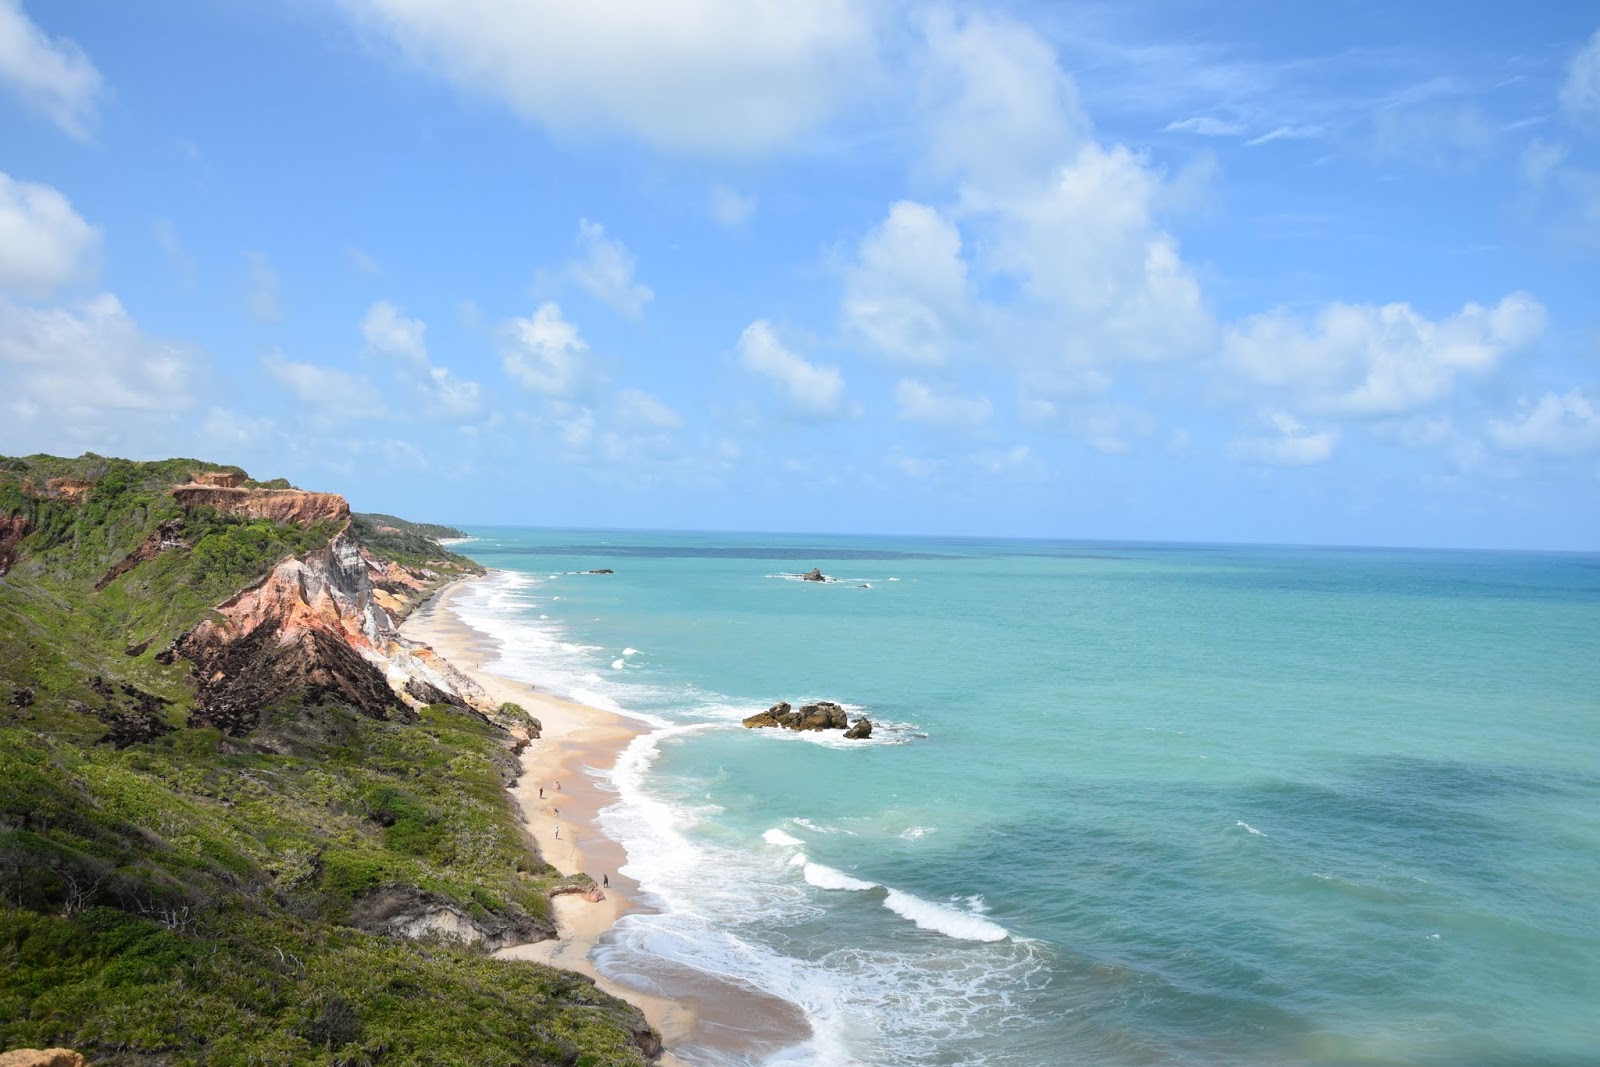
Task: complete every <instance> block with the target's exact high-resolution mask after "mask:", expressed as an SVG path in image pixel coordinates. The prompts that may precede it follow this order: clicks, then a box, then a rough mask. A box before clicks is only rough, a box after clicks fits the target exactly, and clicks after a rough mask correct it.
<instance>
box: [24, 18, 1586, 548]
mask: <svg viewBox="0 0 1600 1067" xmlns="http://www.w3.org/2000/svg"><path fill="white" fill-rule="evenodd" d="M84 451H94V452H98V453H101V454H104V455H121V456H129V457H133V458H140V459H153V458H162V457H166V456H172V455H178V456H193V457H199V458H204V459H208V460H213V461H218V462H224V463H235V464H238V465H240V466H242V467H244V468H245V469H246V470H248V471H249V472H250V473H251V474H253V475H255V476H257V477H261V478H270V477H278V476H282V477H287V478H289V479H290V480H291V481H293V482H294V483H295V484H296V485H300V486H302V487H305V488H310V489H319V490H330V491H336V492H342V493H344V494H345V495H346V496H347V497H348V498H349V499H350V501H351V503H352V505H353V506H354V507H356V508H357V509H358V510H369V511H388V512H393V513H397V514H401V515H404V516H407V517H411V518H415V519H419V520H429V521H440V522H448V523H459V524H464V525H471V524H490V523H505V524H526V525H541V526H586V527H631V528H675V529H713V530H715V529H733V530H773V531H816V532H858V533H892V534H981V535H996V536H1015V537H1047V538H1068V539H1138V540H1163V541H1224V542H1266V543H1288V544H1354V545H1422V546H1442V547H1496V548H1522V549H1577V550H1600V15H1597V13H1596V10H1595V8H1594V7H1592V6H1591V5H1588V4H1580V3H1556V2H1548V0H1531V2H1528V3H1523V4H1518V5H1514V6H1507V5H1505V4H1503V3H1493V4H1490V3H1478V2H1465V3H1460V4H1454V5H1451V7H1450V10H1449V12H1448V15H1447V16H1446V15H1445V14H1444V13H1443V12H1442V10H1441V9H1439V8H1438V7H1437V6H1435V5H1427V4H1393V3H1366V2H1352V3H1344V4H1339V5H1300V4H1292V5H1284V4H1281V3H1270V4H1269V3H1264V2H1255V0H1240V2H1230V3H1226V4H1224V3H1211V4H1202V3H1189V2H1184V0H1169V2H1159V3H1144V2H1137V0H1136V2H1128V3H1113V4H1092V3H1084V4H1070V5H1069V4H1060V3H1042V4H1031V3H1025V2H1016V3H991V4H962V3H930V4H924V3H905V4H894V3H884V2H877V0H809V2H807V3H804V4H795V3H792V2H777V0H674V2H672V3H661V2H659V0H610V2H605V3H600V2H595V3H582V4H578V3H553V2H548V0H323V2H312V0H282V2H279V3H273V4H249V3H238V2H225V0H148V2H143V3H139V4H125V3H116V4H109V3H106V2H105V0H27V2H23V0H0V454H8V455H27V454H32V453H36V452H46V453H52V454H58V455H77V454H79V453H81V452H84Z"/></svg>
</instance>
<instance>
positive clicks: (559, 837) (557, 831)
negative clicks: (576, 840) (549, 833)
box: [556, 826, 561, 841]
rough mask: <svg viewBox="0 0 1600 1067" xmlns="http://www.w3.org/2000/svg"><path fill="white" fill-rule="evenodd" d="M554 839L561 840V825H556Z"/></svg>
mask: <svg viewBox="0 0 1600 1067" xmlns="http://www.w3.org/2000/svg"><path fill="white" fill-rule="evenodd" d="M556 840H557V841H560V840H561V827H559V826H558V827H556Z"/></svg>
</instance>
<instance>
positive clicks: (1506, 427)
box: [1489, 388, 1600, 454]
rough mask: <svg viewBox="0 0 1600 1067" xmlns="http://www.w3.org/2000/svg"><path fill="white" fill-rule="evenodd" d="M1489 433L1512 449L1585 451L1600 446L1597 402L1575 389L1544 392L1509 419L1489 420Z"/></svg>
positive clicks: (1599, 404)
mask: <svg viewBox="0 0 1600 1067" xmlns="http://www.w3.org/2000/svg"><path fill="white" fill-rule="evenodd" d="M1489 436H1490V437H1492V438H1494V440H1495V443H1496V444H1498V445H1499V446H1500V447H1501V448H1504V449H1507V450H1509V451H1513V452H1551V453H1557V454H1571V453H1575V452H1586V451H1589V450H1591V449H1594V448H1597V447H1600V402H1597V401H1596V400H1595V399H1593V398H1591V397H1590V396H1589V395H1588V394H1587V393H1586V392H1584V391H1583V390H1581V389H1576V388H1574V389H1569V390H1568V391H1567V392H1566V393H1545V394H1544V395H1543V396H1541V397H1540V398H1539V399H1538V401H1537V402H1536V403H1531V404H1530V403H1529V402H1527V401H1526V400H1524V401H1523V402H1522V404H1521V405H1519V406H1518V409H1517V412H1516V414H1515V415H1513V416H1511V417H1510V418H1505V419H1493V420H1491V421H1490V423H1489Z"/></svg>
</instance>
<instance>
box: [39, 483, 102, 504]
mask: <svg viewBox="0 0 1600 1067" xmlns="http://www.w3.org/2000/svg"><path fill="white" fill-rule="evenodd" d="M44 487H45V491H46V492H47V493H49V494H50V495H51V496H64V497H66V498H67V499H68V500H82V499H83V494H85V493H87V492H88V491H89V490H91V489H93V488H94V483H93V482H86V481H84V480H83V479H82V478H51V479H49V480H48V481H46V482H45V483H44Z"/></svg>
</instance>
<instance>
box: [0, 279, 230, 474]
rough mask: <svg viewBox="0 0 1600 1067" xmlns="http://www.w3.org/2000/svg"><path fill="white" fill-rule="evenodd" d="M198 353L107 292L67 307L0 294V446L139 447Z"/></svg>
mask: <svg viewBox="0 0 1600 1067" xmlns="http://www.w3.org/2000/svg"><path fill="white" fill-rule="evenodd" d="M205 366H206V361H205V358H204V356H203V354H202V353H201V352H200V351H199V350H197V349H195V348H193V347H192V346H189V345H185V344H181V343H178V342H174V341H165V340H161V339H158V338H153V337H150V336H148V335H147V334H145V333H144V331H143V330H141V329H140V328H139V325H138V323H136V322H135V321H134V320H133V318H132V317H131V316H130V315H129V314H128V313H127V311H126V309H124V308H123V306H122V304H121V302H120V301H118V300H117V298H116V297H115V296H112V295H111V294H109V293H104V294H101V295H99V296H96V297H94V298H92V299H89V300H85V301H83V302H81V303H79V304H76V305H73V306H71V307H54V308H38V307H31V306H26V305H19V304H13V303H11V302H10V301H8V300H5V299H4V298H0V380H3V381H4V382H5V389H4V392H3V394H0V412H3V413H4V414H3V416H0V451H21V452H35V451H39V450H41V449H47V448H55V449H81V448H93V449H95V450H97V451H98V450H104V449H115V448H123V449H129V450H136V451H141V452H142V451H146V450H147V449H148V447H153V445H152V443H153V442H155V441H157V440H161V441H166V440H171V436H170V434H171V432H172V430H173V429H174V426H173V420H174V417H175V416H177V415H179V414H181V413H183V412H185V411H187V410H188V409H190V408H192V407H193V406H194V405H195V402H196V394H197V392H198V390H199V387H200V384H201V379H202V378H203V376H204V373H205Z"/></svg>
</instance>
